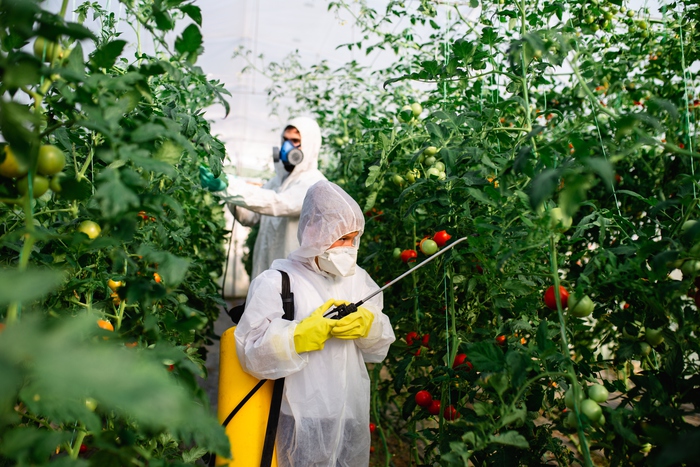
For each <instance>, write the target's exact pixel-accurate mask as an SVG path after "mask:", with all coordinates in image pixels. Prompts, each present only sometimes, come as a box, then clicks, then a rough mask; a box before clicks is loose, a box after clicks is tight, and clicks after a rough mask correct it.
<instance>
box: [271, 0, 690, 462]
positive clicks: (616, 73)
mask: <svg viewBox="0 0 700 467" xmlns="http://www.w3.org/2000/svg"><path fill="white" fill-rule="evenodd" d="M475 6H476V3H473V4H467V3H464V2H425V1H424V2H419V4H411V5H410V6H409V4H408V2H405V4H404V2H399V1H395V2H394V1H392V2H389V4H388V7H387V8H386V10H382V11H381V12H380V11H378V10H376V9H374V8H372V6H371V4H370V2H362V1H360V2H345V1H333V2H331V4H330V8H331V9H332V10H333V11H334V12H335V13H336V14H338V16H340V17H342V18H344V19H345V18H352V20H353V21H356V26H357V27H358V28H360V29H362V31H363V33H364V35H362V36H358V37H362V39H357V40H355V41H353V42H352V43H349V44H346V47H347V48H348V49H350V50H352V51H353V52H355V51H357V50H362V51H363V52H366V53H367V54H369V55H370V56H371V55H372V54H373V53H376V52H377V51H378V50H382V51H386V53H387V55H386V56H382V60H381V62H383V63H384V64H383V65H378V63H379V62H380V61H375V62H372V63H373V64H374V65H373V66H372V67H371V68H367V67H363V66H362V65H360V64H357V63H353V64H346V65H345V66H341V67H339V68H335V67H334V68H333V69H331V68H330V67H328V66H327V64H318V65H317V66H315V67H302V66H301V65H300V64H299V60H298V59H297V60H295V59H296V58H297V57H295V56H291V57H290V58H289V59H288V60H284V61H282V62H281V63H276V64H274V65H275V66H272V65H271V66H270V67H269V68H268V70H267V71H269V72H270V73H271V74H272V76H273V78H274V85H273V86H271V87H270V100H271V102H272V103H273V105H274V101H276V100H281V99H280V98H281V97H282V96H289V95H292V96H294V97H295V100H296V101H297V102H296V103H295V104H294V105H293V107H294V108H295V109H297V110H301V109H304V110H311V111H312V112H314V113H315V114H316V115H317V117H318V118H319V120H320V121H321V124H322V127H323V128H324V129H325V131H326V133H327V134H328V135H329V136H330V135H333V136H338V137H340V136H343V135H346V134H347V135H349V136H350V138H349V142H347V143H345V142H343V141H341V143H343V144H335V143H334V142H333V141H334V140H333V139H329V143H330V144H329V145H328V147H327V149H328V151H329V152H330V153H331V160H330V163H329V164H328V171H327V173H328V176H329V178H331V179H333V180H337V181H338V183H339V184H340V185H341V186H343V187H344V188H345V189H346V190H347V191H348V192H349V193H350V194H351V195H352V196H353V197H354V198H355V199H357V200H358V202H359V203H360V204H361V205H362V206H363V208H364V210H366V211H368V210H370V209H377V210H381V211H383V212H384V214H383V216H382V222H381V223H378V222H371V223H368V224H367V227H366V231H365V236H364V237H363V242H362V245H361V252H360V256H359V257H360V258H364V259H361V260H360V265H361V266H362V267H364V268H365V269H366V270H367V271H368V272H369V273H370V275H371V276H372V277H373V278H374V279H375V280H376V281H377V283H384V282H385V281H386V280H388V279H391V278H394V277H396V276H397V275H399V274H400V273H402V272H405V266H404V264H402V263H400V262H398V261H388V258H390V255H391V253H392V250H393V248H396V246H397V245H398V246H400V247H402V248H403V247H405V246H409V245H416V244H417V242H419V241H420V239H421V238H422V236H423V234H424V233H425V232H438V231H441V230H445V231H447V232H450V234H451V235H453V236H455V237H460V238H461V237H465V236H468V237H469V242H468V244H467V243H466V242H465V243H462V244H460V245H459V246H457V247H455V248H454V249H453V250H451V251H450V252H446V253H445V254H444V255H441V256H440V257H437V258H435V260H434V261H433V262H431V264H428V265H426V266H425V267H424V268H421V269H419V270H416V271H415V272H414V273H413V274H412V275H411V276H410V277H407V278H406V279H404V280H403V281H401V282H399V283H397V284H395V285H394V286H393V288H392V289H391V291H390V292H387V293H385V296H384V305H385V307H384V309H385V311H386V313H387V314H388V315H389V317H390V319H391V322H392V326H394V328H395V329H396V331H397V333H398V335H405V334H406V333H408V332H409V331H416V332H420V333H421V334H423V333H425V332H430V334H431V342H430V345H431V347H430V348H429V349H427V348H425V347H423V350H422V352H421V353H420V354H418V355H416V354H415V352H414V349H415V342H414V344H413V345H414V347H412V348H411V349H410V351H406V346H404V345H403V344H402V343H397V344H396V345H394V346H393V347H392V349H391V350H390V353H389V355H388V357H387V359H386V361H385V362H383V363H382V365H381V368H379V369H374V370H373V374H372V377H373V384H374V386H373V388H374V391H373V394H372V410H373V415H374V419H376V420H379V418H378V417H383V418H385V423H382V425H383V426H388V427H392V429H393V430H394V436H395V441H396V442H397V443H398V444H399V445H400V446H399V447H398V448H397V452H403V451H410V453H411V457H412V459H411V461H412V463H413V464H414V465H422V464H423V465H438V464H439V465H454V466H458V465H467V464H473V465H540V464H542V463H552V464H557V465H572V464H581V465H586V466H592V465H593V464H594V462H596V463H598V460H597V459H598V458H601V460H600V464H605V465H625V466H627V465H629V466H637V465H653V464H654V463H655V462H656V460H657V459H659V458H663V457H664V456H671V455H673V456H675V455H678V456H679V458H682V459H683V460H682V461H680V460H679V461H678V462H685V463H689V464H692V463H693V462H694V460H695V458H694V457H693V456H694V454H692V451H691V449H679V448H678V446H680V445H682V444H683V443H682V441H679V440H682V439H685V437H687V436H695V434H696V433H697V429H696V428H695V427H691V426H689V424H688V423H687V422H686V421H685V419H684V417H686V416H693V417H695V416H697V409H696V408H695V407H696V405H695V404H694V403H693V402H690V401H689V400H688V394H694V393H696V392H697V391H698V382H697V379H696V378H695V375H696V373H697V371H698V364H697V358H696V355H697V354H698V352H699V351H700V342H699V341H698V337H697V336H698V327H699V326H700V322H699V320H698V313H697V305H696V303H695V300H694V295H693V296H688V291H689V290H691V289H692V287H693V286H694V279H695V278H696V276H697V275H698V272H700V271H699V270H698V265H697V264H696V263H697V262H698V261H700V257H699V256H698V254H699V252H698V251H697V250H698V249H697V248H696V249H693V247H694V246H695V245H696V244H697V243H698V242H700V225H699V223H698V222H696V221H695V220H696V219H698V217H699V215H698V195H699V192H698V190H697V183H698V171H697V167H696V165H697V159H698V152H697V148H698V139H697V119H698V117H700V106H698V105H697V104H696V103H695V101H696V100H697V99H698V94H699V89H698V84H697V80H696V79H695V77H694V75H692V73H690V74H689V71H690V69H689V64H691V63H695V61H696V60H697V59H698V58H700V57H699V53H698V50H697V48H696V47H695V45H694V44H695V43H696V41H695V39H696V38H697V24H698V20H699V18H698V12H697V11H696V9H695V8H694V4H693V3H692V2H687V1H681V2H676V3H674V4H664V5H660V8H659V9H654V8H653V7H651V6H649V7H641V8H638V7H636V6H634V8H632V7H633V5H632V4H630V3H628V2H625V1H620V2H617V1H616V2H584V1H578V0H577V1H573V2H561V1H551V2H544V3H543V2H534V1H530V0H525V1H519V2H503V1H495V0H486V1H481V2H478V8H475ZM467 17H468V18H469V19H467ZM397 24H405V25H410V26H407V27H406V29H404V30H401V32H400V33H397V31H396V28H397ZM392 53H395V55H393V56H392V55H391V54H392ZM413 102H420V103H421V106H422V112H421V113H420V114H419V115H417V116H415V115H413V114H412V112H411V114H409V113H408V109H405V108H404V109H403V113H402V108H403V107H404V106H407V105H409V103H413ZM438 148H439V150H438ZM440 164H441V165H440ZM443 166H444V167H443ZM397 174H398V175H400V176H401V177H402V178H403V179H404V181H405V183H404V184H401V185H399V184H396V183H392V182H391V178H392V177H393V176H394V175H397ZM616 175H619V177H618V176H616ZM364 239H367V240H366V241H365V240H364ZM434 240H435V239H434ZM676 269H680V270H681V272H682V273H683V276H682V277H681V276H680V274H678V271H676ZM548 288H549V296H548V297H546V298H545V300H544V305H543V291H545V290H547V289H548ZM695 288H696V289H697V286H696V285H695ZM564 290H566V293H564ZM568 291H571V292H572V293H574V294H575V295H576V296H575V297H571V303H567V299H568ZM557 294H559V298H560V300H559V301H560V304H561V306H557V299H556V297H557ZM694 294H697V291H695V292H694ZM584 296H587V297H588V298H589V299H590V303H589V302H588V300H587V299H583V298H579V297H584ZM591 304H593V305H594V307H593V308H591V306H590V305H591ZM567 305H569V308H570V309H569V310H568V311H566V307H567ZM582 305H585V306H582ZM627 305H629V306H627ZM581 306H582V308H579V307H581ZM579 313H580V314H582V315H583V314H587V315H588V317H587V318H586V319H573V318H572V319H567V318H570V317H571V316H574V315H575V314H579ZM647 328H648V329H654V330H663V332H662V333H661V334H657V335H656V336H655V335H654V332H651V333H647V331H646V329H647ZM659 335H660V337H663V341H660V339H659V338H658V336H659ZM655 337H656V339H655ZM647 338H649V340H650V341H651V342H656V341H657V340H659V342H658V343H657V344H656V347H653V346H652V345H651V342H648V339H647ZM460 351H462V352H464V353H466V354H467V355H468V356H469V361H470V362H471V363H472V364H473V366H474V368H473V370H472V371H469V372H466V371H459V370H457V369H453V368H451V363H453V362H454V360H455V357H456V356H457V354H458V352H460ZM378 366H379V365H378ZM387 376H388V377H387ZM593 384H604V385H605V387H606V388H607V390H609V391H610V392H613V391H614V393H615V394H616V395H615V398H616V399H615V400H616V404H609V405H606V406H605V407H604V408H601V407H600V406H599V405H598V406H597V407H596V405H597V403H596V401H595V400H593V399H586V387H590V386H591V385H593ZM425 388H429V389H430V391H431V392H432V393H433V395H434V396H435V397H436V399H439V400H438V402H440V403H442V404H443V405H444V406H447V405H450V404H451V405H453V406H454V407H459V412H460V414H461V418H460V419H458V420H455V421H453V422H451V423H449V424H445V423H444V421H445V418H446V417H445V414H444V411H439V410H438V411H434V412H435V413H434V415H435V416H437V417H434V416H431V414H430V413H429V412H427V411H426V410H414V409H415V405H414V404H413V402H415V401H413V400H411V399H412V395H414V394H416V393H417V391H419V390H424V389H425ZM594 392H595V390H594ZM438 394H440V396H439V397H438V396H437V395H438ZM567 394H568V397H567ZM589 396H590V394H589ZM691 399H693V398H692V396H691ZM586 400H588V401H589V402H585V401H586ZM693 400H694V399H693ZM567 401H568V403H567ZM584 402H585V403H584ZM617 402H619V404H618V403H617ZM567 406H568V408H567ZM397 408H401V409H400V410H397ZM565 408H566V412H563V411H564V409H565ZM584 409H586V411H587V412H589V413H588V414H586V413H584V412H583V410H584ZM599 409H600V413H599V412H598V410H599ZM603 412H604V413H603ZM533 417H535V418H534V419H533ZM606 418H607V419H608V420H606ZM535 419H539V421H538V422H537V423H535V422H534V421H533V420H535ZM562 435H563V436H565V437H567V438H570V440H571V441H572V446H573V447H572V446H569V445H567V444H565V443H559V442H557V441H553V440H557V439H561V438H560V437H561V436H562ZM647 443H649V444H650V445H651V448H649V452H646V447H645V448H644V450H642V448H641V446H646V445H647ZM591 447H594V448H595V455H592V454H591ZM382 465H388V464H382Z"/></svg>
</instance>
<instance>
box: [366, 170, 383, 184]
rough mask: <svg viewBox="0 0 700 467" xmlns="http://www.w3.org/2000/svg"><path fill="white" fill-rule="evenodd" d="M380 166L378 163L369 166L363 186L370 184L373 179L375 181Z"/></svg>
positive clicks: (379, 171)
mask: <svg viewBox="0 0 700 467" xmlns="http://www.w3.org/2000/svg"><path fill="white" fill-rule="evenodd" d="M381 169H382V168H381V167H379V166H378V165H373V166H371V167H370V168H369V174H368V175H367V180H365V186H367V187H368V186H371V185H372V184H373V183H374V182H375V181H377V177H379V175H380V174H381Z"/></svg>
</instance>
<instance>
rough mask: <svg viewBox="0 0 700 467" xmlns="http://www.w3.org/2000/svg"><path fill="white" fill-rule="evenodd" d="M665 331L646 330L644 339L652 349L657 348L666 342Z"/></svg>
mask: <svg viewBox="0 0 700 467" xmlns="http://www.w3.org/2000/svg"><path fill="white" fill-rule="evenodd" d="M663 332H664V330H663V329H654V328H644V337H645V338H646V341H647V342H648V343H649V345H651V346H652V347H656V346H657V345H659V344H661V343H662V342H663V341H664V336H663Z"/></svg>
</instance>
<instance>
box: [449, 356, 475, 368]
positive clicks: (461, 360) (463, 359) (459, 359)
mask: <svg viewBox="0 0 700 467" xmlns="http://www.w3.org/2000/svg"><path fill="white" fill-rule="evenodd" d="M461 365H466V366H467V371H471V370H472V368H474V365H472V362H470V361H469V360H467V354H465V353H458V354H457V355H455V361H454V362H453V363H452V368H457V367H458V366H461Z"/></svg>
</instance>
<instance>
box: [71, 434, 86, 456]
mask: <svg viewBox="0 0 700 467" xmlns="http://www.w3.org/2000/svg"><path fill="white" fill-rule="evenodd" d="M86 434H87V432H85V431H83V430H80V431H78V436H76V437H75V442H74V443H73V446H71V448H70V450H69V457H70V458H71V459H77V458H78V454H80V446H81V445H82V444H83V440H84V439H85V435H86Z"/></svg>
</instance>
